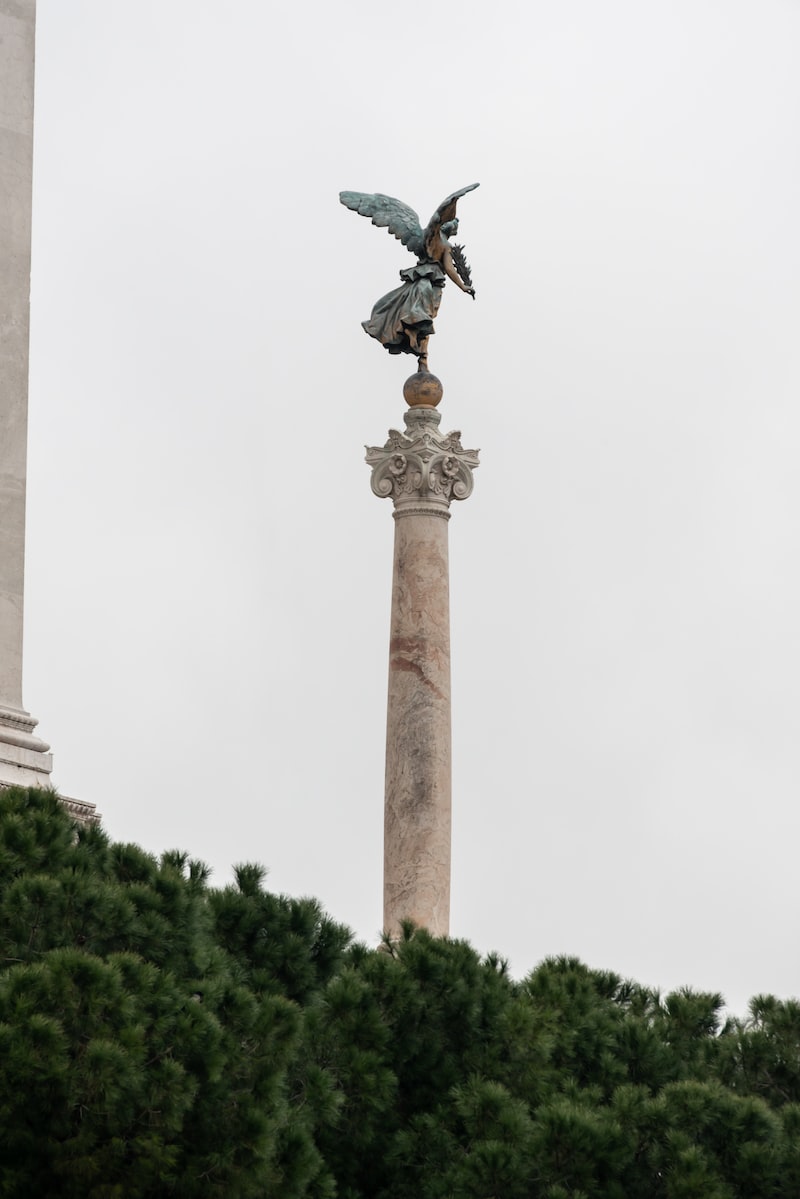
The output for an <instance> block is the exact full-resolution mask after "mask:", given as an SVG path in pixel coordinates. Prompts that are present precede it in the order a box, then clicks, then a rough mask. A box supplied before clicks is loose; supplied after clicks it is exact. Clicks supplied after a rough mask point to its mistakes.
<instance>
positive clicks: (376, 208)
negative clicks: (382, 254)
mask: <svg viewBox="0 0 800 1199" xmlns="http://www.w3.org/2000/svg"><path fill="white" fill-rule="evenodd" d="M339 200H340V201H341V203H342V204H344V206H345V208H351V209H352V210H353V212H357V213H359V214H360V215H361V216H368V217H370V218H371V220H372V223H373V225H377V226H378V228H380V229H388V230H389V232H390V233H393V234H394V236H395V237H396V238H398V240H399V241H401V242H402V243H403V245H404V246H408V248H409V250H411V252H412V254H421V253H422V250H423V247H424V244H425V243H424V239H423V236H422V229H421V227H420V223H419V217H418V216H417V214H416V212H414V209H413V208H409V206H408V204H404V203H403V201H402V200H395V199H394V197H393V196H384V195H383V194H382V193H381V192H377V193H375V195H368V194H367V193H366V192H339Z"/></svg>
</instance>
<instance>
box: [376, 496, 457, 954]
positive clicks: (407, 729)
mask: <svg viewBox="0 0 800 1199" xmlns="http://www.w3.org/2000/svg"><path fill="white" fill-rule="evenodd" d="M448 516H449V513H448V512H447V511H446V510H444V511H442V512H437V513H430V512H414V511H408V512H403V511H402V510H398V511H396V512H395V538H394V573H393V583H392V617H391V639H390V644H389V697H388V706H387V724H386V791H385V807H384V914H383V924H384V930H385V931H386V932H388V933H389V935H390V936H396V935H397V933H398V931H399V926H400V922H401V921H402V920H404V919H411V920H413V921H414V922H415V923H416V924H419V925H422V926H423V927H425V928H427V929H428V931H429V932H431V933H433V934H434V935H436V936H446V935H447V934H448V932H449V927H450V827H451V796H450V770H451V759H450V599H449V574H448V558H447V519H448Z"/></svg>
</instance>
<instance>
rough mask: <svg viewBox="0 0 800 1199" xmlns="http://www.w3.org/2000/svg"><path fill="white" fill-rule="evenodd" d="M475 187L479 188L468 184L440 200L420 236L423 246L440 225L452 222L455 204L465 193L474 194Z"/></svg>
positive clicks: (476, 185)
mask: <svg viewBox="0 0 800 1199" xmlns="http://www.w3.org/2000/svg"><path fill="white" fill-rule="evenodd" d="M476 187H480V184H479V183H469V184H468V185H467V186H466V187H462V188H461V189H460V191H457V192H453V193H452V194H451V195H449V196H448V197H447V199H446V200H442V202H441V204H440V205H439V207H438V208H437V209H436V212H435V213H434V214H433V216H432V217H431V219H430V220H429V221H428V228H427V229H426V230H425V232H424V233H423V235H422V237H423V242H424V244H425V245H427V244H428V241H429V239H430V238H431V237H432V236H433V235H434V234H435V233H438V231H439V229H440V228H441V226H442V225H446V224H447V222H448V221H452V219H453V217H454V216H455V215H456V204H457V203H458V201H459V200H460V199H461V197H462V196H465V195H466V194H467V192H474V191H475V188H476Z"/></svg>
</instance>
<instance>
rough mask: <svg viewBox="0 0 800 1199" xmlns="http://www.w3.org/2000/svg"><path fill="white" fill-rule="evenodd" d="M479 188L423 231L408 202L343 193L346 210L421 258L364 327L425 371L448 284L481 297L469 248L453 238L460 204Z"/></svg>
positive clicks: (448, 203)
mask: <svg viewBox="0 0 800 1199" xmlns="http://www.w3.org/2000/svg"><path fill="white" fill-rule="evenodd" d="M477 186H478V184H477V183H470V185H469V187H462V188H461V190H460V191H457V192H453V194H452V195H451V196H448V197H447V199H446V200H443V201H442V203H441V204H440V205H439V207H438V208H437V209H436V212H435V213H434V214H433V216H432V217H431V219H430V221H429V222H428V227H427V229H422V228H421V227H420V223H419V217H418V216H417V214H416V212H414V209H413V208H409V206H408V204H404V203H403V202H402V200H395V199H393V197H392V196H384V195H381V193H380V192H378V193H377V194H376V195H367V194H366V193H365V192H340V193H339V199H340V200H341V202H342V204H344V205H345V207H346V208H352V210H353V212H358V213H360V214H361V216H368V217H371V218H372V223H373V225H378V226H379V227H380V228H382V229H388V230H389V232H390V233H393V234H394V236H395V237H396V238H398V239H399V240H400V241H401V242H402V243H403V245H404V246H408V249H409V250H410V251H411V253H412V254H416V256H417V263H416V266H410V267H407V268H406V269H405V270H403V271H401V272H400V278H401V279H402V280H403V282H402V283H401V285H400V286H399V287H396V288H395V289H394V291H390V292H389V293H388V294H387V295H385V296H382V297H381V299H380V300H378V302H377V304H376V305H375V307H374V308H373V309H372V316H371V317H370V318H369V320H368V321H362V322H361V323H362V325H363V326H364V328H365V329H366V331H367V333H369V335H370V337H375V338H377V340H378V341H379V342H380V343H381V345H384V346H386V349H387V350H388V351H389V353H390V354H416V356H417V358H418V359H419V367H418V369H419V370H420V371H427V369H428V338H429V337H430V335H431V334H432V333H433V332H434V328H433V319H434V317H435V316H436V314H437V312H438V311H439V304H440V303H441V300H442V288H443V287H444V285H445V280H446V279H448V278H449V279H452V280H453V282H454V283H455V285H456V287H460V288H461V290H462V291H465V292H466V293H467V295H468V296H472V298H473V300H474V299H475V288H474V287H473V286H472V278H471V276H470V270H469V266H468V265H467V260H466V258H465V257H464V250H463V248H462V247H461V246H457V245H454V244H453V243H451V242H450V240H449V239H450V238H451V237H452V236H454V235H455V233H456V232H457V231H458V220H457V219H456V204H457V203H458V201H459V200H460V199H461V197H462V196H465V195H466V194H467V192H471V191H474V190H475V188H476V187H477Z"/></svg>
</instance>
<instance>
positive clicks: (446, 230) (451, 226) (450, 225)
mask: <svg viewBox="0 0 800 1199" xmlns="http://www.w3.org/2000/svg"><path fill="white" fill-rule="evenodd" d="M457 233H458V217H453V219H452V221H445V223H444V224H443V225H442V234H443V235H444V237H455V235H456V234H457Z"/></svg>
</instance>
